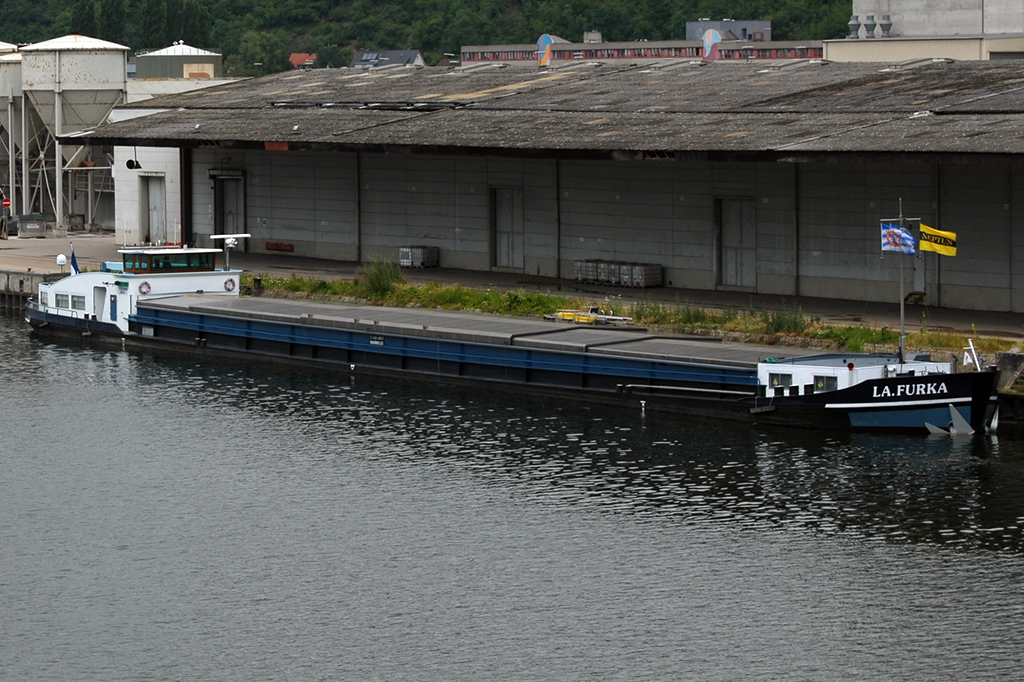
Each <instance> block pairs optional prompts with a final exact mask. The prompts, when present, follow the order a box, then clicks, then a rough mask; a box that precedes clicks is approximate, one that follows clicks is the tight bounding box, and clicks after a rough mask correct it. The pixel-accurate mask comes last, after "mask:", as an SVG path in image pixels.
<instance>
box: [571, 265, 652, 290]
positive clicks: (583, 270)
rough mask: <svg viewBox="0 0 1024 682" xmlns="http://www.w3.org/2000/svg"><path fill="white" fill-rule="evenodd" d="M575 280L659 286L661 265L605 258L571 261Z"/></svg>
mask: <svg viewBox="0 0 1024 682" xmlns="http://www.w3.org/2000/svg"><path fill="white" fill-rule="evenodd" d="M573 274H574V275H575V277H576V281H577V282H586V283H588V284H609V285H612V286H622V287H635V288H638V289H646V288H647V287H660V286H661V285H662V281H661V265H659V264H658V263H623V262H620V261H606V260H578V261H575V262H574V263H573Z"/></svg>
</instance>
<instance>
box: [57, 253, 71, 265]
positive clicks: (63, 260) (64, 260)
mask: <svg viewBox="0 0 1024 682" xmlns="http://www.w3.org/2000/svg"><path fill="white" fill-rule="evenodd" d="M67 264H68V257H67V256H65V255H64V254H63V253H58V254H57V265H59V266H60V267H64V266H65V265H67Z"/></svg>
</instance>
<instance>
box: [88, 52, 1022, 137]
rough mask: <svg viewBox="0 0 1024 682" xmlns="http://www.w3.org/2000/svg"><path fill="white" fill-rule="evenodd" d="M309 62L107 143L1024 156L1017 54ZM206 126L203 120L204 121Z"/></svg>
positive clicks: (173, 103)
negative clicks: (901, 63) (362, 68)
mask: <svg viewBox="0 0 1024 682" xmlns="http://www.w3.org/2000/svg"><path fill="white" fill-rule="evenodd" d="M663 64H665V65H671V67H672V68H665V69H659V68H657V65H654V66H652V65H649V64H645V65H629V66H608V65H605V66H600V67H594V68H588V69H569V70H556V71H544V70H539V69H537V68H536V67H527V66H519V67H510V68H506V69H488V70H484V71H481V72H468V73H459V72H455V71H452V70H442V69H429V68H428V69H422V70H409V71H402V72H401V73H387V72H380V73H362V72H355V71H352V70H348V69H333V70H325V69H319V70H310V71H304V72H299V73H296V72H289V73H286V74H277V75H274V76H269V77H264V78H259V79H253V80H248V81H244V82H237V83H233V84H229V85H225V86H221V87H218V88H212V89H209V90H205V91H202V92H196V93H190V94H181V95H170V96H167V97H162V98H159V99H157V100H150V101H148V102H146V103H145V106H146V107H147V108H151V107H153V106H155V105H160V106H166V107H168V108H169V109H170V110H169V111H167V112H165V113H162V114H158V115H154V116H150V117H146V118H139V119H134V120H131V121H125V122H121V123H116V124H110V125H104V126H101V127H99V128H97V129H96V130H95V131H94V132H93V133H90V134H91V135H94V136H95V137H97V138H99V140H101V141H107V142H116V143H124V142H126V141H136V142H137V143H138V144H162V145H170V146H193V145H199V144H220V145H224V146H262V145H263V143H264V142H278V143H279V142H288V143H289V146H290V147H293V148H300V147H303V146H309V147H316V148H329V147H337V148H346V149H387V148H390V147H401V148H406V149H407V148H418V149H420V150H421V151H439V152H453V151H456V150H458V149H465V150H467V151H470V150H486V151H487V152H488V153H494V152H500V151H502V150H505V151H507V152H509V153H517V152H519V153H530V154H536V153H542V152H544V151H545V150H550V151H557V152H559V153H566V154H571V153H573V152H578V153H581V154H588V155H598V156H600V155H604V156H615V155H616V154H622V153H627V154H628V153H643V152H659V151H665V152H683V153H687V152H693V153H715V152H721V153H743V154H755V155H756V154H769V155H773V156H775V157H778V156H780V155H787V154H804V155H810V156H813V155H814V154H834V153H844V154H845V153H858V152H859V153H870V154H888V153H907V154H915V153H927V154H930V153H936V152H941V153H952V154H1024V72H1022V70H1021V68H1020V66H1019V65H1018V64H1017V63H1016V62H962V63H948V62H934V63H931V62H929V63H926V64H923V65H917V66H916V67H915V68H894V67H887V66H885V65H878V64H821V63H813V62H804V63H799V64H794V63H792V62H767V63H766V62H764V61H759V62H749V63H740V64H735V63H729V64H724V63H714V64H709V65H705V66H684V65H682V64H680V62H678V61H675V62H671V63H670V62H664V63H663ZM196 126H198V129H197V127H196Z"/></svg>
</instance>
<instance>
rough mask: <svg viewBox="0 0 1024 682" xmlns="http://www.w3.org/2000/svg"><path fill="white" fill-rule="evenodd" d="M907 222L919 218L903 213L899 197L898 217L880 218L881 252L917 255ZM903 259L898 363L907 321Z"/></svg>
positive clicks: (902, 355)
mask: <svg viewBox="0 0 1024 682" xmlns="http://www.w3.org/2000/svg"><path fill="white" fill-rule="evenodd" d="M908 223H914V224H918V225H920V223H921V219H920V218H907V217H905V216H904V215H903V199H902V198H900V217H899V218H896V219H893V218H883V219H882V252H883V258H884V252H886V251H895V252H897V253H902V254H906V255H908V256H914V255H917V240H916V239H915V238H914V236H913V235H912V234H910V231H909V230H908V229H907V225H908ZM903 280H904V275H903V259H902V258H901V259H900V349H899V356H900V364H901V365H902V364H903V363H905V362H906V361H907V322H906V314H905V307H906V302H907V299H906V297H905V296H904V295H903V285H904V282H903ZM912 295H913V294H912Z"/></svg>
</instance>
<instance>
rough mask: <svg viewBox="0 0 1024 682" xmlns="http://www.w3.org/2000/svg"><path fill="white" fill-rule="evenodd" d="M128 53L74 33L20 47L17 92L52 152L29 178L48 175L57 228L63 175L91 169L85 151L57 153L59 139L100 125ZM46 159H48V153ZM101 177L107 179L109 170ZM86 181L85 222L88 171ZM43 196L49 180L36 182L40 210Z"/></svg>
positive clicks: (121, 81)
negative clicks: (43, 131)
mask: <svg viewBox="0 0 1024 682" xmlns="http://www.w3.org/2000/svg"><path fill="white" fill-rule="evenodd" d="M127 53H128V48H127V47H125V46H124V45H117V44H115V43H109V42H107V41H105V40H97V39H96V38H89V37H87V36H82V35H76V34H72V35H67V36H64V37H62V38H55V39H53V40H47V41H44V42H41V43H35V44H33V45H28V46H26V47H23V48H21V55H22V60H21V83H22V89H23V91H24V94H25V97H26V98H27V99H28V101H29V102H31V104H32V108H33V109H34V110H35V112H36V113H37V114H38V115H39V118H40V119H41V120H42V122H43V124H44V125H45V126H46V129H47V130H48V131H49V132H50V135H51V137H52V139H53V148H54V150H55V151H54V155H53V165H52V166H49V167H43V168H40V169H39V172H38V173H34V174H33V175H38V176H39V177H40V178H47V177H49V176H50V174H51V172H52V177H53V179H54V190H53V197H52V199H53V206H54V213H55V215H56V217H57V221H58V224H59V225H61V226H63V227H66V226H67V222H66V219H65V215H64V207H65V201H66V199H65V196H64V172H65V170H67V169H68V168H75V169H95V168H96V164H95V162H94V161H92V160H88V161H86V157H87V156H88V154H89V150H88V148H82V147H78V146H71V147H64V148H62V145H61V144H60V142H59V138H60V136H61V135H67V134H68V133H73V132H76V131H79V130H84V129H86V128H91V127H93V126H95V125H97V124H99V123H101V122H103V120H104V119H105V118H106V117H107V115H108V114H109V113H110V110H111V109H112V108H113V107H114V105H115V104H117V103H118V102H120V101H121V100H122V99H123V97H124V92H125V80H126V62H127ZM48 146H49V145H47V147H48ZM44 151H45V149H44ZM46 156H47V158H49V155H48V154H47V155H46ZM103 166H106V164H103ZM106 173H107V174H108V175H109V168H107V169H106ZM87 178H88V184H89V188H90V191H89V193H88V209H87V211H86V213H87V214H88V215H87V217H86V221H87V222H91V219H92V212H93V208H94V206H93V194H92V191H91V188H92V186H93V173H92V172H89V173H88V175H87ZM26 184H27V183H26ZM35 191H36V190H35V189H34V190H33V192H35ZM48 191H49V183H48V181H47V182H46V183H45V187H44V185H43V183H39V186H38V194H39V197H38V199H39V204H40V205H42V204H43V203H44V196H43V195H44V193H46V192H48ZM74 191H75V186H74V185H73V186H72V196H71V202H69V203H68V204H67V205H69V206H70V205H73V203H74ZM34 201H35V198H33V202H34Z"/></svg>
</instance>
